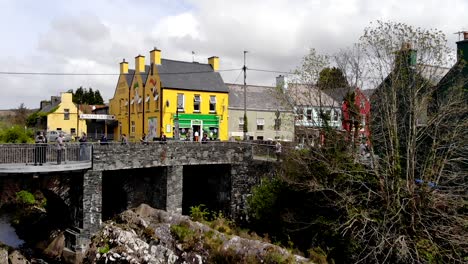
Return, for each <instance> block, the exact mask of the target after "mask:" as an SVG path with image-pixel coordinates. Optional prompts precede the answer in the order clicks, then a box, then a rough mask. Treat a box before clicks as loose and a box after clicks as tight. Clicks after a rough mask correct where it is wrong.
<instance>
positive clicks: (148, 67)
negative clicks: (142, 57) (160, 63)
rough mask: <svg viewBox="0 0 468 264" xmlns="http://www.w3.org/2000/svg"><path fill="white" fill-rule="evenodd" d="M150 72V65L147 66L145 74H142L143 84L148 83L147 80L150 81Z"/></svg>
mask: <svg viewBox="0 0 468 264" xmlns="http://www.w3.org/2000/svg"><path fill="white" fill-rule="evenodd" d="M150 70H151V66H150V65H145V73H144V74H141V80H142V82H143V84H145V83H146V80H147V79H148V76H149V75H150Z"/></svg>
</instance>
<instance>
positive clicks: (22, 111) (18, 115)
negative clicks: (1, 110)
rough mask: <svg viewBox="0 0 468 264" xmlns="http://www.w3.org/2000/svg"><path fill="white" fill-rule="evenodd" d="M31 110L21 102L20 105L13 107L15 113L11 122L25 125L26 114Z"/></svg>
mask: <svg viewBox="0 0 468 264" xmlns="http://www.w3.org/2000/svg"><path fill="white" fill-rule="evenodd" d="M30 112H31V111H30V110H29V109H28V108H26V107H25V106H24V103H21V104H20V106H19V107H18V108H17V109H15V114H14V117H13V124H15V125H20V126H25V125H26V120H27V118H28V115H29V113H30Z"/></svg>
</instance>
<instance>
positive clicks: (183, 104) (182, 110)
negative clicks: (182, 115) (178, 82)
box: [176, 93, 185, 112]
mask: <svg viewBox="0 0 468 264" xmlns="http://www.w3.org/2000/svg"><path fill="white" fill-rule="evenodd" d="M179 95H181V96H182V107H179V106H181V105H180V104H179ZM176 107H177V109H178V110H179V112H184V111H185V94H183V93H178V94H177V105H176Z"/></svg>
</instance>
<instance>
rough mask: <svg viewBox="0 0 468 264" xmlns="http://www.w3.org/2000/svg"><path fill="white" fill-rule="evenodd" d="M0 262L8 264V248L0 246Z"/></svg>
mask: <svg viewBox="0 0 468 264" xmlns="http://www.w3.org/2000/svg"><path fill="white" fill-rule="evenodd" d="M0 264H8V250H7V249H6V248H1V247H0Z"/></svg>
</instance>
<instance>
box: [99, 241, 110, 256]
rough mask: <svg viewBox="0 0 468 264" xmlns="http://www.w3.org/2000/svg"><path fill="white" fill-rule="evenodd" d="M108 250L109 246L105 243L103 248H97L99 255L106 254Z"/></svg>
mask: <svg viewBox="0 0 468 264" xmlns="http://www.w3.org/2000/svg"><path fill="white" fill-rule="evenodd" d="M109 250H110V248H109V244H107V243H106V244H105V245H104V246H103V247H100V248H99V253H101V254H105V253H108V252H109Z"/></svg>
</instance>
